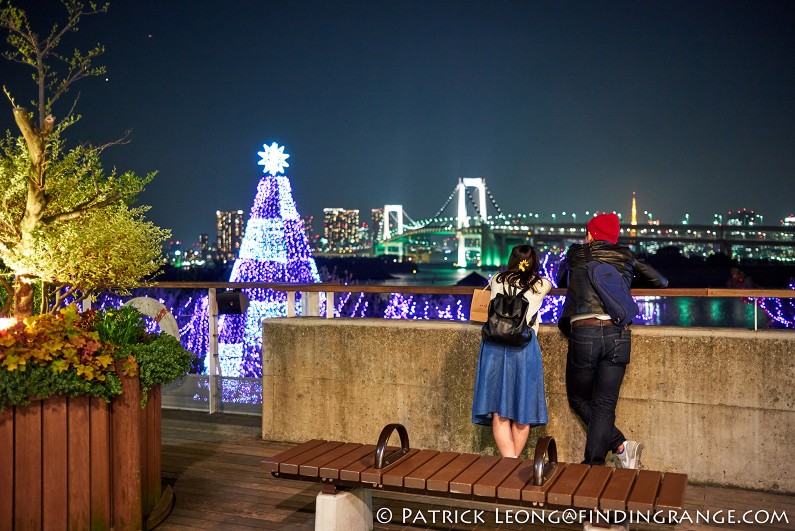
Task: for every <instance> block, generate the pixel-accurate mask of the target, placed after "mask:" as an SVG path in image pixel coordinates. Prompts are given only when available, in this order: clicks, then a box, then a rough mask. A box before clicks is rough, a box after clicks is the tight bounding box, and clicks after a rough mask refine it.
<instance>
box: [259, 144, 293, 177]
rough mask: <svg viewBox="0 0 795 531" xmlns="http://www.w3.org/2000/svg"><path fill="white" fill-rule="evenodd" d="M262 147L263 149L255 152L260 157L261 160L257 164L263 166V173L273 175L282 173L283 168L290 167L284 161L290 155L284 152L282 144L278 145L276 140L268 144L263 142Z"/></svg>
mask: <svg viewBox="0 0 795 531" xmlns="http://www.w3.org/2000/svg"><path fill="white" fill-rule="evenodd" d="M262 148H263V149H264V150H265V151H258V152H257V155H259V156H260V157H262V160H261V161H259V162H258V163H257V164H259V165H261V166H265V167H264V168H263V169H262V171H263V173H270V174H271V175H273V176H274V177H275V176H276V174H277V173H284V168H289V167H290V165H289V164H287V162H286V160H287V159H288V158H289V157H290V155H287V154H286V153H285V152H284V146H282V147H279V146H278V145H277V144H276V142H274V143H273V144H271V145H270V146H268V145H267V144H263V145H262Z"/></svg>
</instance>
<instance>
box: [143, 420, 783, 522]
mask: <svg viewBox="0 0 795 531" xmlns="http://www.w3.org/2000/svg"><path fill="white" fill-rule="evenodd" d="M260 426H261V422H260V418H259V417H251V416H244V415H223V414H216V415H208V414H206V413H196V412H186V411H176V410H163V477H164V481H165V482H167V483H169V484H170V485H171V486H172V487H173V489H174V492H175V496H176V503H175V505H174V509H173V510H172V512H171V514H170V515H169V516H168V518H167V519H166V520H165V521H164V522H163V523H162V524H160V526H158V527H157V529H158V530H159V531H176V530H186V529H219V530H220V529H223V530H230V531H231V530H251V529H280V530H281V529H286V530H312V529H314V522H315V518H314V516H315V514H314V513H315V496H316V495H317V493H318V492H319V490H320V486H319V485H318V484H312V483H304V482H300V481H290V480H280V479H275V478H273V477H271V475H270V474H267V473H265V472H264V471H263V470H262V469H261V468H260V461H261V460H262V459H263V458H264V457H267V456H271V455H275V454H277V453H279V452H281V451H283V450H285V449H288V448H290V447H291V446H293V445H291V444H284V443H274V442H267V441H263V440H262V439H260V433H261V428H260ZM419 499H420V498H418V497H416V496H407V495H403V494H399V493H384V492H374V496H373V510H374V511H377V510H378V509H380V508H384V507H385V508H388V509H389V510H391V511H392V514H394V515H395V518H394V519H393V520H392V522H393V523H386V524H379V523H377V522H376V525H375V529H379V530H397V529H467V530H472V529H477V530H479V531H480V530H487V529H492V530H493V529H538V530H542V529H549V530H553V529H554V530H560V529H582V526H566V525H563V524H560V525H554V526H553V525H547V526H532V527H531V526H527V525H520V524H516V523H514V524H510V523H505V521H506V520H507V518H506V517H505V511H507V510H508V509H514V510H516V509H517V508H510V507H502V509H503V512H502V513H501V514H502V516H500V519H501V520H502V522H498V521H497V515H496V513H495V508H494V506H493V505H491V504H486V503H475V502H468V501H460V500H443V499H432V500H431V499H427V498H426V499H425V500H426V502H427V503H419V502H418V501H417V500H419ZM687 507H688V511H689V513H691V514H692V517H693V518H695V516H696V514H695V513H696V511H697V510H698V511H701V512H702V513H704V512H705V511H711V512H712V513H714V512H715V511H718V510H723V513H722V514H723V515H724V516H725V514H726V511H727V510H728V509H734V510H735V511H736V513H735V515H736V517H738V518H739V517H741V515H742V514H743V513H744V512H745V511H748V510H751V511H754V512H755V513H756V512H757V511H768V512H772V511H777V512H778V513H779V514H780V513H782V512H785V513H786V516H787V518H788V520H789V523H786V522H780V521H779V522H776V523H773V524H768V525H764V526H760V525H730V526H729V525H722V526H721V525H714V524H712V525H703V524H702V525H692V524H689V523H683V524H680V525H678V526H676V527H675V529H676V530H677V531H689V530H691V529H698V530H709V529H726V528H729V529H737V530H742V529H748V530H751V529H754V530H755V529H767V530H771V531H776V530H783V529H795V497H793V496H786V495H781V494H768V493H762V492H754V491H745V490H738V489H726V488H716V487H709V486H700V485H690V486H689V487H688V493H687ZM456 508H457V509H458V511H455V509H456ZM462 508H471V509H475V510H477V509H479V510H482V511H483V513H482V516H483V520H484V521H485V522H484V523H480V524H478V525H471V524H464V523H459V524H458V525H456V524H451V523H443V522H442V521H441V520H442V513H441V512H440V511H443V510H445V509H449V510H451V511H454V512H451V513H450V514H451V515H455V514H459V515H461V514H462V512H461V511H462ZM404 511H410V513H409V514H410V518H409V520H406V521H405V522H406V523H404V520H403V519H402V518H401V516H402V515H403V513H404ZM434 511H436V512H435V513H434ZM761 514H762V516H764V514H766V513H761ZM418 515H419V516H418ZM434 516H436V518H437V523H436V524H433V523H432V519H433V518H434ZM517 516H519V517H522V516H523V515H522V513H519V514H517ZM461 517H465V516H461ZM423 518H424V519H425V520H426V522H427V523H424V522H423ZM398 522H399V523H398ZM635 528H637V529H646V528H654V527H648V526H646V525H645V524H641V525H639V526H637V527H636V526H631V529H635ZM656 528H657V529H660V528H661V527H659V526H657V527H656ZM669 528H670V529H674V528H673V527H669Z"/></svg>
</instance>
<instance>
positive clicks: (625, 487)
mask: <svg viewBox="0 0 795 531" xmlns="http://www.w3.org/2000/svg"><path fill="white" fill-rule="evenodd" d="M637 475H638V471H637V470H635V469H632V468H616V469H615V470H614V471H613V475H612V476H610V481H609V482H608V483H607V487H605V491H604V492H603V493H602V497H601V498H599V508H600V509H602V510H603V511H626V509H627V498H629V493H630V492H632V486H633V485H634V484H635V478H636V477H637Z"/></svg>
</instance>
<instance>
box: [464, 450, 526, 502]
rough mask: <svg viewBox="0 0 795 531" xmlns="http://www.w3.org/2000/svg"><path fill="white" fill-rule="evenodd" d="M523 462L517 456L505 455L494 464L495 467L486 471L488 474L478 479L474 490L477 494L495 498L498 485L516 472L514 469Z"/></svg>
mask: <svg viewBox="0 0 795 531" xmlns="http://www.w3.org/2000/svg"><path fill="white" fill-rule="evenodd" d="M521 464H522V460H521V459H516V458H515V457H503V458H501V459H500V461H499V462H498V463H497V464H496V465H494V468H492V469H491V470H489V471H488V472H486V474H485V475H484V476H483V477H482V478H480V479H479V480H477V482H476V483H475V486H474V488H473V489H472V492H473V494H474V495H475V496H484V497H488V498H494V497H495V496H497V487H498V486H499V485H500V484H501V483H502V482H503V481H505V479H506V478H507V477H508V476H510V475H511V474H513V473H514V471H515V470H516V469H517V468H518V467H519V465H521Z"/></svg>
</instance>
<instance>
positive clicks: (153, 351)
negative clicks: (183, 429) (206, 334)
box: [0, 306, 193, 409]
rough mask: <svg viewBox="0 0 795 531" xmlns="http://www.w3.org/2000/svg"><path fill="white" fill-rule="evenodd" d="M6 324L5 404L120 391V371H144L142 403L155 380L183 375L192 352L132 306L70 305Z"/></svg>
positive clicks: (1, 334)
mask: <svg viewBox="0 0 795 531" xmlns="http://www.w3.org/2000/svg"><path fill="white" fill-rule="evenodd" d="M10 325H11V326H9V327H8V328H6V329H5V330H0V409H4V408H7V407H9V406H17V405H26V404H28V403H29V401H30V399H31V398H47V397H50V396H53V395H59V394H64V395H68V396H96V397H100V398H102V399H104V400H105V401H108V402H109V401H110V400H111V398H113V397H114V396H116V395H119V394H121V380H120V376H129V377H133V376H139V377H140V380H141V387H142V391H143V392H142V396H143V398H142V404H145V403H146V399H147V396H148V391H149V389H150V388H151V387H152V386H155V385H162V384H165V383H169V382H171V381H173V380H176V379H177V378H179V377H180V376H182V375H184V374H185V373H186V372H188V370H189V369H190V364H191V360H192V359H193V354H192V353H190V352H188V351H186V350H185V349H184V348H183V347H182V345H181V344H180V342H179V341H178V340H177V339H176V338H173V337H171V336H168V335H166V334H148V333H146V331H145V326H146V323H145V321H144V316H143V315H142V314H141V313H140V312H138V310H136V309H135V308H132V307H122V308H119V309H108V310H90V311H88V312H84V313H82V314H81V313H79V312H78V311H77V307H76V306H69V307H67V308H65V309H63V310H61V311H60V313H58V314H56V315H54V316H53V315H38V316H33V317H29V318H26V319H24V320H23V321H21V322H13V321H12V322H11V323H10Z"/></svg>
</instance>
